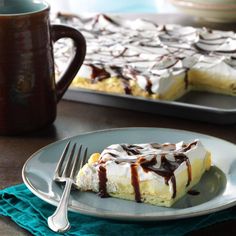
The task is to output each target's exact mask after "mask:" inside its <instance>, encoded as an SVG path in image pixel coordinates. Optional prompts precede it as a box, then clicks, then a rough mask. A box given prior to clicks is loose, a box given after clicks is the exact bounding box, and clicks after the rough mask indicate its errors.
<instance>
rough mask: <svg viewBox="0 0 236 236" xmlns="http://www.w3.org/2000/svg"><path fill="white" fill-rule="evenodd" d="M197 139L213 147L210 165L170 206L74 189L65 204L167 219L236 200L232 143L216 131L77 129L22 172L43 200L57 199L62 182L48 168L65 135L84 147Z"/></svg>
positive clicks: (125, 216) (85, 210)
mask: <svg viewBox="0 0 236 236" xmlns="http://www.w3.org/2000/svg"><path fill="white" fill-rule="evenodd" d="M196 138H198V139H200V140H201V141H202V142H203V144H204V145H205V146H206V147H207V148H208V149H209V150H210V151H211V152H212V156H213V165H214V166H213V167H212V168H211V169H210V171H209V172H207V173H206V174H205V175H204V176H203V178H202V179H201V181H200V183H199V184H198V185H197V186H196V187H195V188H194V189H195V190H198V191H199V192H200V194H199V195H196V196H193V195H189V194H187V195H186V196H185V197H183V198H182V199H181V200H179V201H178V202H177V203H176V204H175V205H174V206H173V207H171V208H165V207H156V206H152V205H148V204H143V203H136V202H132V201H126V200H120V199H115V198H100V197H98V196H97V195H96V194H95V193H86V192H79V191H77V190H75V191H73V192H72V194H71V198H70V203H69V205H70V210H72V211H75V212H80V213H82V214H86V215H91V216H96V217H102V218H109V219H117V220H134V221H152V220H170V219H179V218H186V217H194V216H199V215H204V214H209V213H212V212H216V211H219V210H222V209H226V208H228V207H231V206H233V205H236V145H234V144H232V143H229V142H227V141H224V140H222V139H218V138H215V137H211V136H207V135H203V134H199V133H194V132H188V131H182V130H173V129H161V128H124V129H113V130H104V131H98V132H92V133H87V134H81V135H78V136H75V137H71V138H68V139H65V140H61V141H58V142H55V143H52V144H51V145H48V146H46V147H44V148H42V149H41V150H39V151H38V152H36V153H35V154H33V155H32V156H31V157H30V158H29V159H28V161H27V162H26V163H25V165H24V167H23V170H22V176H23V180H24V182H25V184H26V186H27V187H28V188H29V189H30V190H31V191H32V193H34V194H35V195H36V196H38V197H39V198H41V199H42V200H44V201H46V202H48V203H50V204H53V205H57V204H58V202H59V199H60V196H61V194H62V187H61V186H60V185H58V184H56V183H54V182H53V180H52V177H53V172H54V169H55V166H56V163H57V161H58V159H59V156H60V154H61V152H62V150H63V148H64V146H65V144H66V143H67V142H68V140H71V141H73V142H74V141H75V142H79V143H81V144H83V145H84V146H87V147H88V148H89V153H88V154H91V153H93V152H98V151H102V150H103V148H105V147H106V146H108V145H110V144H113V143H125V142H126V143H145V142H159V143H164V142H178V141H181V140H184V141H186V142H188V141H192V140H194V139H196Z"/></svg>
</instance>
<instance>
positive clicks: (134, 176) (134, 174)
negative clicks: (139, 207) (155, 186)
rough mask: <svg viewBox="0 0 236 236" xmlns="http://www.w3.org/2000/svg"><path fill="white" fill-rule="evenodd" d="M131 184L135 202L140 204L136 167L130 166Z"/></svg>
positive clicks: (134, 165)
mask: <svg viewBox="0 0 236 236" xmlns="http://www.w3.org/2000/svg"><path fill="white" fill-rule="evenodd" d="M130 168H131V184H132V186H133V188H134V194H135V201H136V202H141V193H140V188H139V177H138V171H137V165H136V164H131V165H130Z"/></svg>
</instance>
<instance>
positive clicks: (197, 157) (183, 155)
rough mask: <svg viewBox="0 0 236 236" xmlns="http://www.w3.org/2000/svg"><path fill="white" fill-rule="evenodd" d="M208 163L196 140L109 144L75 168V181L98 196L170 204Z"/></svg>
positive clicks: (80, 187)
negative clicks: (76, 169) (175, 142)
mask: <svg viewBox="0 0 236 236" xmlns="http://www.w3.org/2000/svg"><path fill="white" fill-rule="evenodd" d="M210 166H211V155H210V152H208V151H207V150H206V149H205V147H204V146H203V145H202V143H201V142H200V141H199V140H195V141H194V142H191V143H188V144H186V143H184V142H179V143H177V144H170V143H164V144H157V143H150V144H113V145H111V146H109V147H107V148H105V149H104V150H103V152H102V153H101V154H99V153H94V154H92V155H91V157H90V158H89V160H88V163H87V164H85V165H84V167H83V168H82V169H81V170H80V171H79V173H78V176H77V181H76V185H77V187H78V188H79V189H80V190H81V191H93V192H96V193H98V195H99V196H100V197H109V196H111V197H116V198H121V199H127V200H134V201H136V202H144V203H150V204H153V205H157V206H166V207H170V206H172V205H173V204H174V203H175V202H176V201H177V200H178V199H179V198H181V197H182V196H184V195H185V194H186V192H187V191H188V190H190V189H191V188H192V187H193V186H194V185H196V184H197V183H198V182H199V181H200V179H201V177H202V175H203V174H204V172H205V171H206V170H209V168H210Z"/></svg>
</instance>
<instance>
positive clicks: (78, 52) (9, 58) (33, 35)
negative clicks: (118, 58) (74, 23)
mask: <svg viewBox="0 0 236 236" xmlns="http://www.w3.org/2000/svg"><path fill="white" fill-rule="evenodd" d="M49 12H50V6H49V4H48V3H46V2H44V1H37V0H35V1H34V0H20V1H19V0H0V135H11V134H21V133H24V132H29V131H33V130H37V129H40V128H42V127H44V126H47V125H49V124H51V123H53V121H54V120H55V118H56V106H57V103H58V101H59V100H60V99H61V97H62V96H63V94H64V93H65V91H66V90H67V88H68V87H69V85H70V83H71V82H72V80H73V78H74V76H75V75H76V73H77V71H78V70H79V68H80V66H81V65H82V63H83V60H84V57H85V52H86V43H85V40H84V37H83V36H82V35H81V33H80V32H79V31H77V30H76V29H74V28H71V27H68V26H64V25H50V20H49ZM65 37H66V38H71V39H72V40H73V41H74V45H75V47H74V48H75V54H74V56H73V58H72V59H71V61H70V63H69V65H68V68H67V70H66V71H65V72H64V74H63V75H62V76H61V78H59V80H58V82H55V74H54V57H53V47H52V44H53V42H55V41H57V40H58V39H60V38H65Z"/></svg>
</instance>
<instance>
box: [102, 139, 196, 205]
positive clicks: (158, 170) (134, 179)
mask: <svg viewBox="0 0 236 236" xmlns="http://www.w3.org/2000/svg"><path fill="white" fill-rule="evenodd" d="M194 145H197V141H194V142H191V143H189V144H187V145H186V144H183V145H182V148H180V149H179V150H176V144H171V143H164V144H158V143H152V144H150V146H151V148H153V149H157V150H160V154H151V153H150V154H149V155H148V156H146V157H144V156H142V150H143V149H144V148H145V147H142V146H139V145H129V144H120V147H121V148H122V149H123V151H124V152H125V153H126V154H127V156H128V157H127V158H121V157H119V155H117V154H114V153H113V152H112V150H113V149H112V148H110V147H108V148H107V153H106V154H108V155H110V156H111V157H112V158H114V159H112V160H114V162H115V163H116V164H117V165H119V164H122V163H128V164H129V165H130V172H131V184H132V186H133V189H134V193H135V200H136V201H137V202H141V201H142V196H141V192H140V186H139V183H140V181H139V175H138V171H137V168H138V167H139V166H141V167H142V169H143V171H144V172H150V171H151V172H154V173H155V174H157V175H159V176H161V177H163V178H164V180H165V184H166V185H169V184H170V183H171V185H172V191H173V192H172V198H175V197H176V195H177V187H176V178H175V173H174V172H175V170H176V169H177V168H178V167H179V166H180V165H181V164H182V163H183V162H185V164H186V166H187V175H188V178H187V183H186V187H188V186H189V185H190V183H191V180H192V169H191V163H190V161H189V159H188V157H187V156H186V155H185V152H187V151H189V150H190V149H191V148H192V147H193V146H194ZM167 153H170V154H171V155H172V158H171V159H170V158H169V157H168V155H167ZM122 155H123V154H122ZM124 156H125V155H124ZM158 159H159V161H157V160H158ZM105 164H106V161H105V160H102V159H101V160H100V162H99V165H100V166H99V172H98V174H99V196H101V197H109V194H108V193H107V189H106V183H107V177H106V168H105Z"/></svg>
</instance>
